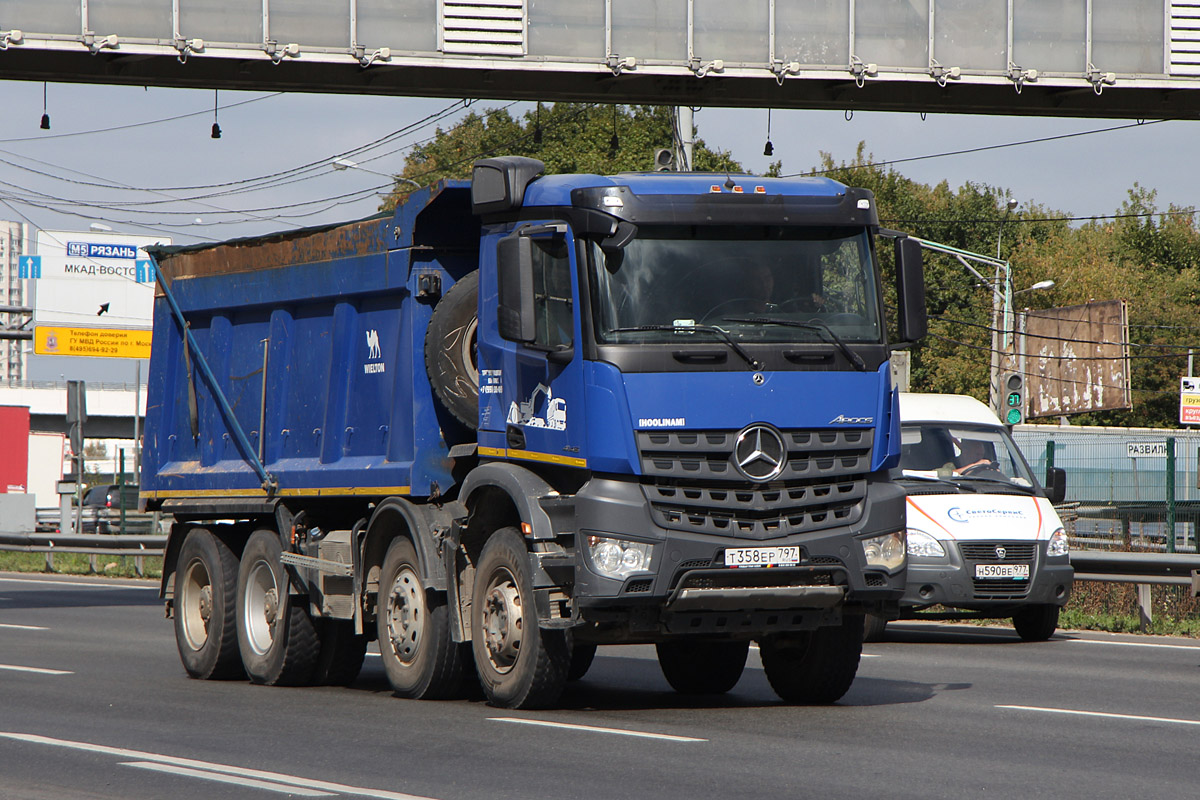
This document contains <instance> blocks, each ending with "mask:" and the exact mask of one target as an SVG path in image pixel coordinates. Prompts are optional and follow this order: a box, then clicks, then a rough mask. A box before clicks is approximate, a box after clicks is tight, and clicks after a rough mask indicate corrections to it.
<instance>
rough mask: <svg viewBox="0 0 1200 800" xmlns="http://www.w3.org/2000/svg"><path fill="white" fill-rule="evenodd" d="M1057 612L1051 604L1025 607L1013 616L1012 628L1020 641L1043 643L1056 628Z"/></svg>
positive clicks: (1055, 607) (1056, 607)
mask: <svg viewBox="0 0 1200 800" xmlns="http://www.w3.org/2000/svg"><path fill="white" fill-rule="evenodd" d="M1058 611H1059V608H1058V606H1056V605H1053V604H1051V603H1039V604H1038V605H1032V606H1027V607H1025V608H1022V609H1021V610H1020V611H1018V612H1017V613H1016V614H1013V627H1014V628H1016V629H1017V635H1018V636H1020V637H1021V640H1022V641H1025V642H1044V641H1046V640H1047V639H1049V638H1050V637H1051V636H1053V635H1054V631H1055V630H1056V629H1057V628H1058Z"/></svg>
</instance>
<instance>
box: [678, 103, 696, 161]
mask: <svg viewBox="0 0 1200 800" xmlns="http://www.w3.org/2000/svg"><path fill="white" fill-rule="evenodd" d="M692 116H693V115H692V107H691V106H679V107H678V108H677V109H676V112H675V123H676V125H677V127H678V130H677V131H676V134H677V136H678V142H677V143H676V144H677V149H678V151H679V152H678V154H677V156H678V157H677V158H676V160H675V161H676V163H677V164H678V165H679V171H680V172H691V171H692V170H693V167H692V148H693V145H694V144H695V140H694V138H693V136H694V134H693V133H692V130H693V127H692V123H693V118H692Z"/></svg>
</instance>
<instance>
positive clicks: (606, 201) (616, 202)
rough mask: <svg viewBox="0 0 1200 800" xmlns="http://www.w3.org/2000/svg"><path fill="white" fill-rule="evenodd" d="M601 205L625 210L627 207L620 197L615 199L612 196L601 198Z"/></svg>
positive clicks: (607, 195)
mask: <svg viewBox="0 0 1200 800" xmlns="http://www.w3.org/2000/svg"><path fill="white" fill-rule="evenodd" d="M600 203H601V205H603V206H604V207H605V208H624V207H625V201H624V200H622V199H621V198H619V197H615V196H613V195H611V194H606V195H604V197H603V198H601V200H600Z"/></svg>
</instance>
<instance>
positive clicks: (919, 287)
mask: <svg viewBox="0 0 1200 800" xmlns="http://www.w3.org/2000/svg"><path fill="white" fill-rule="evenodd" d="M896 300H897V303H896V304H897V306H899V309H900V318H899V320H897V328H898V329H899V333H900V341H901V342H916V341H919V340H921V339H923V338H925V333H926V331H927V330H928V327H929V317H928V315H927V314H926V311H925V269H924V266H923V265H922V255H921V244H920V242H918V241H916V240H915V239H911V238H909V237H907V236H906V237H904V238H901V239H897V240H896Z"/></svg>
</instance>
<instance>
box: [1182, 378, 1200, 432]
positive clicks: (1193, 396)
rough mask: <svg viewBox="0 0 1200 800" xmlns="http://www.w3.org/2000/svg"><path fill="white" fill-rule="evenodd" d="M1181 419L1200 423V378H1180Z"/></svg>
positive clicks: (1183, 421) (1187, 423) (1187, 422)
mask: <svg viewBox="0 0 1200 800" xmlns="http://www.w3.org/2000/svg"><path fill="white" fill-rule="evenodd" d="M1179 421H1180V422H1181V423H1183V424H1184V425H1200V378H1180V379H1179Z"/></svg>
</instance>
